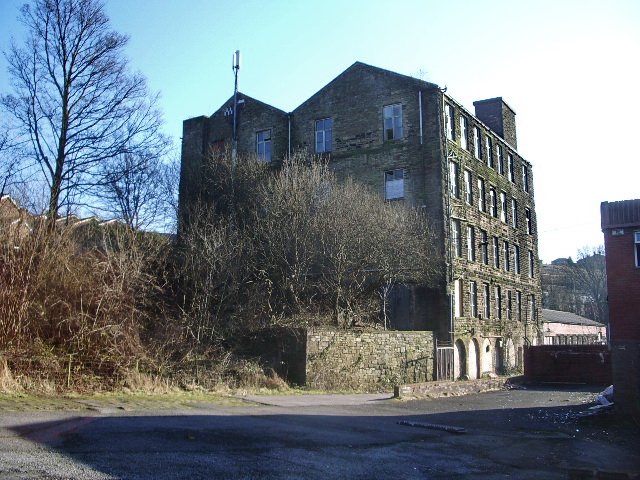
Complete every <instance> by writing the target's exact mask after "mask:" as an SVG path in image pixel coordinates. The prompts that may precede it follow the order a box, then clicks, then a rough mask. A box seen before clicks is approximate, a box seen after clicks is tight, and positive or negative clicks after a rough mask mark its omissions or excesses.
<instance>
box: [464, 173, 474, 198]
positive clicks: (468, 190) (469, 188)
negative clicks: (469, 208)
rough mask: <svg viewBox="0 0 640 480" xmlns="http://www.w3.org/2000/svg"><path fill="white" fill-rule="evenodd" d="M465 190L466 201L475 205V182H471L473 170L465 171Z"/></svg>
mask: <svg viewBox="0 0 640 480" xmlns="http://www.w3.org/2000/svg"><path fill="white" fill-rule="evenodd" d="M464 192H465V197H464V199H465V201H466V202H467V203H468V204H469V205H473V183H471V172H470V171H469V170H465V171H464Z"/></svg>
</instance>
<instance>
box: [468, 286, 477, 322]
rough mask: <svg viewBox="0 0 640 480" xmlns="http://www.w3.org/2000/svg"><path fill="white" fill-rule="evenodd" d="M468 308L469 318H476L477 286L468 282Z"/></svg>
mask: <svg viewBox="0 0 640 480" xmlns="http://www.w3.org/2000/svg"><path fill="white" fill-rule="evenodd" d="M469 306H470V307H471V312H470V313H471V316H472V317H477V316H478V284H477V283H476V282H475V281H471V282H469Z"/></svg>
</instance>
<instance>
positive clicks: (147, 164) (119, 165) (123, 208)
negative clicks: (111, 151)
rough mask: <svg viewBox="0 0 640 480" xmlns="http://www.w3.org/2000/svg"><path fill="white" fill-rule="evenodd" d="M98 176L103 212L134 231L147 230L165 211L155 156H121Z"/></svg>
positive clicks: (159, 169) (127, 154) (149, 154)
mask: <svg viewBox="0 0 640 480" xmlns="http://www.w3.org/2000/svg"><path fill="white" fill-rule="evenodd" d="M101 174H102V175H103V177H104V186H103V188H101V189H100V192H101V193H102V194H103V195H102V197H101V200H102V201H101V204H102V208H103V209H104V210H106V211H108V212H109V213H111V214H115V215H116V216H117V217H118V218H120V219H121V220H122V221H123V222H124V223H126V224H127V225H128V226H129V227H131V228H134V229H138V228H145V227H149V226H150V225H153V224H155V223H156V221H157V220H158V219H159V218H160V217H161V215H162V212H163V209H164V208H166V205H165V199H164V198H163V194H164V193H165V191H164V185H163V174H164V168H163V165H162V163H161V159H160V158H159V156H158V155H157V154H154V153H153V152H147V153H123V154H121V155H118V156H116V157H115V158H113V159H111V160H109V161H108V162H105V164H104V166H103V168H102V170H101Z"/></svg>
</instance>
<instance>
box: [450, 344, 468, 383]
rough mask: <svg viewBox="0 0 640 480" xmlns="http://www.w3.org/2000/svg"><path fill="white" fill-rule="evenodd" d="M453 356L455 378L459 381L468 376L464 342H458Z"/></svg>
mask: <svg viewBox="0 0 640 480" xmlns="http://www.w3.org/2000/svg"><path fill="white" fill-rule="evenodd" d="M453 355H454V356H453V378H454V379H455V380H459V379H460V378H464V377H465V376H466V375H467V352H466V349H465V348H464V343H462V340H456V344H455V348H454V350H453Z"/></svg>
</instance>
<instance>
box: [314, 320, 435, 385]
mask: <svg viewBox="0 0 640 480" xmlns="http://www.w3.org/2000/svg"><path fill="white" fill-rule="evenodd" d="M433 357H434V339H433V332H415V331H364V330H363V331H358V330H337V329H329V328H310V329H309V330H307V335H306V384H307V386H309V387H311V388H323V389H329V390H331V389H344V388H354V389H355V388H358V389H362V388H364V389H380V388H391V387H393V386H395V385H398V384H405V383H416V382H426V381H429V380H432V379H433V372H434V365H433Z"/></svg>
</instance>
